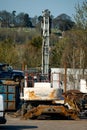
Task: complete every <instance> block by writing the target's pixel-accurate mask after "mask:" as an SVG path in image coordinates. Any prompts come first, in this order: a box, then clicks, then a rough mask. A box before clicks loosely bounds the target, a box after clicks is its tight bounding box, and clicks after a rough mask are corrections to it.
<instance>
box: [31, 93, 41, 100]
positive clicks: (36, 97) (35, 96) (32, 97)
mask: <svg viewBox="0 0 87 130" xmlns="http://www.w3.org/2000/svg"><path fill="white" fill-rule="evenodd" d="M29 98H30V99H40V97H39V96H37V95H36V94H35V92H34V91H31V92H29Z"/></svg>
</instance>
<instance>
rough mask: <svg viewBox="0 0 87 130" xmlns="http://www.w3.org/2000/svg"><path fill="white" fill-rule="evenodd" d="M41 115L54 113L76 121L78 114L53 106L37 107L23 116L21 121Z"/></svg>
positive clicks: (62, 107)
mask: <svg viewBox="0 0 87 130" xmlns="http://www.w3.org/2000/svg"><path fill="white" fill-rule="evenodd" d="M43 113H45V114H46V113H50V114H51V113H54V114H55V113H56V114H60V115H63V116H65V117H71V118H72V119H78V118H79V117H78V114H77V112H76V111H73V110H69V109H68V108H66V107H64V106H54V105H39V106H38V107H34V108H33V109H31V110H29V111H28V112H27V113H26V114H24V115H23V117H22V119H29V118H33V117H38V116H39V115H41V114H43Z"/></svg>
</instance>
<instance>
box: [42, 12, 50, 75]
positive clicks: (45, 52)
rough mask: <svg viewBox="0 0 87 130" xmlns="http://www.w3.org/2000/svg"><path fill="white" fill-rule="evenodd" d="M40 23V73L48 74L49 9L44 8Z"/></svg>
mask: <svg viewBox="0 0 87 130" xmlns="http://www.w3.org/2000/svg"><path fill="white" fill-rule="evenodd" d="M42 13H43V18H42V23H41V28H42V36H43V37H42V38H43V41H42V74H45V75H47V76H48V75H49V27H50V26H49V20H50V11H49V10H44V11H43V12H42Z"/></svg>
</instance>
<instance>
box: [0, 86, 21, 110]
mask: <svg viewBox="0 0 87 130" xmlns="http://www.w3.org/2000/svg"><path fill="white" fill-rule="evenodd" d="M0 94H2V95H3V97H4V107H5V110H6V111H9V110H10V111H11V110H16V108H17V106H18V104H19V98H20V97H19V87H18V86H17V85H13V84H12V85H9V84H8V85H6V84H0Z"/></svg>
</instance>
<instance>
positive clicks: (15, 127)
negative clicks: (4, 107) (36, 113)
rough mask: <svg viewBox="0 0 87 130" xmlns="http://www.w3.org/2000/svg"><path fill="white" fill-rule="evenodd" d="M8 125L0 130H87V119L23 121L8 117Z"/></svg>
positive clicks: (1, 126)
mask: <svg viewBox="0 0 87 130" xmlns="http://www.w3.org/2000/svg"><path fill="white" fill-rule="evenodd" d="M6 119H7V123H6V124H5V125H0V130H34V129H35V130H87V119H81V120H52V119H50V120H41V119H40V120H30V119H29V120H21V119H20V118H13V117H11V116H9V115H6Z"/></svg>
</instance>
